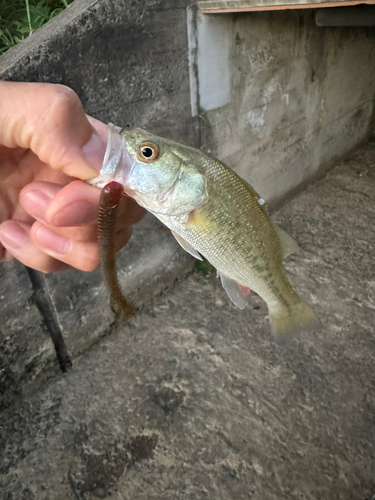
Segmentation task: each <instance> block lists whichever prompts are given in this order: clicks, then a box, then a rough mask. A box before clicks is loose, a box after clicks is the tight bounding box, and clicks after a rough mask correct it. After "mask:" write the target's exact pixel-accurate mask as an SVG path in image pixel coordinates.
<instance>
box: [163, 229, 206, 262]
mask: <svg viewBox="0 0 375 500" xmlns="http://www.w3.org/2000/svg"><path fill="white" fill-rule="evenodd" d="M171 233H172V234H173V236H174V237H175V238H176V240H177V242H178V243H179V244H180V245H181V246H182V248H183V249H184V250H185V252H188V253H189V254H190V255H192V256H193V257H195V258H196V259H199V260H203V259H202V256H201V254H200V253H199V252H198V251H197V250H195V248H193V247H192V246H191V245H190V243H188V242H187V241H186V240H185V239H184V238H183V237H182V236H180V235H179V234H178V233H176V232H175V231H172V230H171Z"/></svg>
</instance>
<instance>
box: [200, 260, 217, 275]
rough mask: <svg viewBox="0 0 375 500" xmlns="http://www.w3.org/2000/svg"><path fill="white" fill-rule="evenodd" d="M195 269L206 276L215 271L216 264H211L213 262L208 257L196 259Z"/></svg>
mask: <svg viewBox="0 0 375 500" xmlns="http://www.w3.org/2000/svg"><path fill="white" fill-rule="evenodd" d="M195 270H196V271H198V272H199V273H202V274H203V275H204V276H208V275H209V274H212V273H213V272H215V268H214V266H211V264H210V263H209V262H208V260H206V259H203V260H196V261H195Z"/></svg>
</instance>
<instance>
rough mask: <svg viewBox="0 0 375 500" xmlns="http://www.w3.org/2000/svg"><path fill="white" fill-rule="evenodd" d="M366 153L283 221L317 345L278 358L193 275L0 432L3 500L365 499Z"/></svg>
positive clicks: (369, 394)
mask: <svg viewBox="0 0 375 500" xmlns="http://www.w3.org/2000/svg"><path fill="white" fill-rule="evenodd" d="M374 188H375V143H374V142H373V143H371V144H368V145H367V146H365V148H363V149H362V150H360V151H359V152H358V153H356V154H355V155H354V156H352V157H351V158H350V159H348V160H347V161H345V162H341V163H340V164H339V165H338V166H337V167H336V168H335V169H334V170H332V171H331V172H330V173H329V175H328V176H327V177H325V178H324V179H322V180H320V181H319V182H317V183H316V184H315V185H313V186H311V187H310V188H309V189H308V190H307V191H305V192H304V193H302V194H301V195H300V196H298V197H297V198H295V199H294V200H293V201H292V202H291V203H289V204H288V205H287V206H285V207H284V208H283V209H282V210H280V211H279V212H278V213H277V214H276V219H277V220H278V221H279V222H280V223H281V224H282V226H283V227H284V228H285V229H287V230H288V231H289V232H290V233H291V234H292V235H293V236H294V237H295V239H296V240H297V241H298V243H299V244H300V246H301V249H302V251H301V253H300V254H297V255H295V256H293V257H291V258H290V259H289V260H288V264H287V268H288V271H289V275H290V277H291V280H292V281H293V282H294V283H295V286H296V288H297V290H298V291H299V292H300V293H301V294H302V295H303V296H304V297H305V298H306V300H308V301H309V302H310V303H311V304H312V305H313V307H314V309H315V310H316V312H317V314H318V315H319V316H320V319H321V320H322V323H323V328H322V330H321V331H320V332H314V333H309V334H304V335H301V336H300V337H299V338H296V339H295V340H293V341H292V343H291V344H290V345H289V346H287V347H281V346H279V345H278V344H277V343H276V342H275V341H274V339H273V337H272V335H271V333H270V329H269V325H268V320H267V317H266V314H267V313H266V308H265V305H264V304H263V303H262V301H261V299H260V298H258V297H257V296H255V295H254V296H253V297H252V299H251V304H250V305H249V307H248V308H246V309H244V310H243V311H239V310H238V309H236V308H235V307H234V306H233V305H232V304H231V302H230V301H229V300H228V299H227V297H226V295H225V292H224V291H223V289H222V288H221V286H220V283H219V280H217V279H216V278H215V276H214V275H209V276H208V277H204V276H202V275H198V274H194V275H192V276H190V277H189V278H188V279H187V280H186V281H185V282H183V283H181V284H179V285H178V286H176V288H175V289H174V290H173V291H172V292H171V293H170V294H168V295H164V296H163V297H162V298H160V299H159V300H157V301H155V303H154V305H153V306H152V307H150V308H148V309H146V310H144V311H143V312H141V313H139V314H138V315H136V316H135V317H134V318H133V319H132V320H131V321H130V322H128V323H127V324H126V325H122V326H121V325H120V326H119V327H118V328H116V329H115V330H114V331H113V334H112V335H110V336H109V337H107V338H106V340H105V341H104V342H102V343H101V344H99V345H98V346H96V347H94V348H93V349H92V350H91V352H90V353H89V354H88V355H87V356H86V357H85V358H83V359H82V361H81V363H79V364H78V365H77V366H76V367H74V368H73V370H72V371H71V372H69V373H68V374H67V375H65V376H63V377H61V378H60V379H59V380H54V381H53V382H52V383H50V384H49V386H48V387H46V388H45V390H44V391H42V392H40V393H39V394H37V395H34V396H33V397H30V398H28V399H27V400H25V401H24V402H23V403H22V405H19V406H18V407H17V408H16V409H13V410H7V411H6V412H4V413H3V414H2V418H1V421H0V436H1V437H0V451H1V452H0V471H1V472H0V488H1V489H0V497H1V495H2V498H4V499H6V500H15V499H19V498H28V499H38V500H47V499H48V500H56V499H58V500H60V499H61V500H70V499H71V500H74V499H85V500H87V499H95V498H113V499H116V500H120V499H132V500H133V499H137V500H152V499H160V500H161V499H166V500H168V499H177V498H178V499H190V500H193V499H204V498H208V499H218V500H227V499H236V500H241V499H249V498H252V499H254V500H276V499H277V500H280V499H286V500H294V499H295V500H297V499H301V498H303V499H306V500H318V499H322V500H323V499H324V500H347V499H352V500H357V499H358V500H365V498H370V497H371V496H372V495H373V494H374V493H375V479H374V478H375V394H374V390H373V388H374V384H375V374H374V370H373V366H374V362H373V358H374V352H375V336H374V319H375V317H374V316H375V315H374V310H375V295H374V283H375V273H374V265H373V255H374V250H375V248H374V247H375V239H374V230H373V220H374V216H375V213H374V207H375V204H374V201H375V200H374V196H375V194H374V193H375V189H374Z"/></svg>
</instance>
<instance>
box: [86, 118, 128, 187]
mask: <svg viewBox="0 0 375 500" xmlns="http://www.w3.org/2000/svg"><path fill="white" fill-rule="evenodd" d="M107 130H108V142H107V148H106V150H105V154H104V159H103V165H102V168H101V169H100V172H99V175H98V177H95V178H94V179H91V180H90V181H88V182H89V184H92V185H93V186H95V187H98V188H103V187H104V186H105V185H106V184H108V182H111V181H116V182H119V183H120V184H121V185H122V186H124V187H125V185H126V182H127V180H128V178H129V176H130V174H131V171H132V168H133V166H134V159H133V158H132V157H131V156H130V154H129V152H128V150H127V148H126V140H125V137H124V136H123V135H121V131H122V130H123V129H122V128H121V127H117V126H116V125H113V123H108V125H107Z"/></svg>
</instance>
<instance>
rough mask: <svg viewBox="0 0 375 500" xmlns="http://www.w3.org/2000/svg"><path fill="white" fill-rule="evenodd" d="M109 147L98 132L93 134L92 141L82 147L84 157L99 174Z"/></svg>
mask: <svg viewBox="0 0 375 500" xmlns="http://www.w3.org/2000/svg"><path fill="white" fill-rule="evenodd" d="M106 147H107V145H106V144H105V143H104V142H103V139H102V138H101V137H100V136H99V134H98V133H97V132H93V134H92V136H91V138H90V140H89V141H88V142H87V143H86V144H85V145H84V146H83V147H82V155H83V157H84V159H85V160H86V161H87V163H88V164H89V165H90V167H92V168H94V169H95V170H97V171H98V172H99V170H100V169H101V168H102V165H103V159H104V153H105V150H106Z"/></svg>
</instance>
